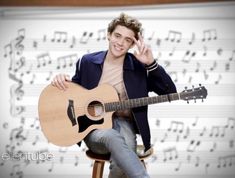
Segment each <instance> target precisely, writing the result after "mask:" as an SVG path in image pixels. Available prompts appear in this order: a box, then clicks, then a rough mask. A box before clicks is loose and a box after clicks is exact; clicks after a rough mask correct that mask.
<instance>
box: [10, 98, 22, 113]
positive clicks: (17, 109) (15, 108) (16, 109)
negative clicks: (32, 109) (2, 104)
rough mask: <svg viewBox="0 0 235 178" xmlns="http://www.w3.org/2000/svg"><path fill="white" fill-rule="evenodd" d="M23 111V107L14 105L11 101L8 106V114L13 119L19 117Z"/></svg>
mask: <svg viewBox="0 0 235 178" xmlns="http://www.w3.org/2000/svg"><path fill="white" fill-rule="evenodd" d="M24 111H25V106H20V105H15V103H14V102H12V101H11V106H10V114H11V116H13V117H16V116H19V115H21V114H22V113H23V112H24Z"/></svg>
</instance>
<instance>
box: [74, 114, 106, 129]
mask: <svg viewBox="0 0 235 178" xmlns="http://www.w3.org/2000/svg"><path fill="white" fill-rule="evenodd" d="M77 121H78V133H79V132H83V131H85V130H86V129H87V128H88V127H90V126H91V125H95V124H96V125H97V124H103V123H104V118H101V119H100V120H96V121H94V120H91V119H89V118H88V117H86V116H85V115H83V116H79V117H78V118H77Z"/></svg>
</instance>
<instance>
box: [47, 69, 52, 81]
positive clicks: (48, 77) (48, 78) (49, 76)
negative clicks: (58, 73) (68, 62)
mask: <svg viewBox="0 0 235 178" xmlns="http://www.w3.org/2000/svg"><path fill="white" fill-rule="evenodd" d="M52 74H53V73H52V71H49V75H48V76H47V77H46V81H49V80H51V77H52Z"/></svg>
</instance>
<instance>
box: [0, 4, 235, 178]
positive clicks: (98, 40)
mask: <svg viewBox="0 0 235 178" xmlns="http://www.w3.org/2000/svg"><path fill="white" fill-rule="evenodd" d="M234 8H235V3H234V2H230V3H208V4H189V5H168V6H166V5H164V6H153V7H151V6H147V7H132V8H124V10H121V9H120V8H110V9H105V8H101V9H96V8H95V9H88V8H81V9H80V8H64V9H59V8H44V9H40V8H39V9H36V8H28V9H26V8H15V9H14V8H13V9H8V10H6V8H5V9H4V8H1V9H0V27H1V28H0V37H1V38H0V39H1V40H0V68H1V70H0V81H1V92H0V95H1V104H0V106H1V107H0V116H1V117H0V131H1V132H0V138H1V144H0V151H1V159H0V175H1V176H0V177H30V178H36V177H44V178H46V177H50V178H51V177H76V178H77V177H82V178H86V177H87V178H88V177H91V171H92V169H91V166H92V162H91V160H90V159H88V158H87V157H86V156H85V153H84V151H85V150H86V147H85V145H84V144H83V145H82V146H81V147H80V148H79V147H78V146H76V145H74V146H71V147H67V148H61V147H57V146H55V145H53V144H51V143H48V142H47V140H46V138H45V137H44V135H43V133H42V132H41V130H40V124H39V120H38V112H37V102H38V98H39V94H40V92H41V91H42V89H43V88H44V87H45V86H46V85H47V84H49V83H50V81H51V79H52V77H53V76H54V75H56V74H57V73H68V74H70V76H72V75H73V72H74V70H75V63H76V61H77V60H78V59H79V58H80V57H81V56H82V55H83V54H85V53H88V52H93V51H98V50H105V49H107V41H106V40H107V39H106V29H107V25H108V23H109V22H110V21H111V19H112V18H113V17H116V16H118V15H119V14H120V13H121V12H125V13H128V14H130V15H133V16H136V17H137V18H139V19H140V20H141V21H142V23H143V27H144V39H145V41H146V43H148V44H149V45H151V47H152V49H153V51H154V57H155V58H156V59H157V60H158V62H159V64H161V65H162V66H164V67H165V69H166V70H167V71H168V72H169V74H170V75H171V77H172V79H173V80H174V82H175V83H176V86H177V89H178V91H179V92H180V91H182V90H183V89H184V87H185V86H187V87H188V88H191V87H192V85H194V87H197V86H198V84H199V83H201V84H202V85H204V86H205V87H206V88H207V89H208V96H207V99H205V100H204V102H201V100H197V102H196V103H194V101H191V102H190V103H189V104H187V103H186V102H184V101H176V102H172V103H161V104H156V105H151V106H149V122H150V126H151V133H152V144H153V146H154V150H155V153H154V154H153V156H152V157H151V158H149V159H148V160H147V169H148V172H149V173H150V175H151V177H153V178H154V177H158V178H161V177H164V178H170V177H172V176H174V177H176V178H177V177H179V178H183V177H226V178H227V177H234V175H235V169H234V168H235V146H234V141H235V137H234V135H235V128H234V127H235V110H234V108H235V107H234V105H235V80H234V77H235V75H234V74H235V33H234V27H235V24H234V22H235V12H234ZM150 95H154V94H152V93H151V94H150ZM52 104H53V103H52ZM55 132H59V131H57V130H55ZM138 142H140V143H141V139H140V138H138ZM123 161H125V160H123ZM104 174H105V176H106V177H107V174H108V164H106V166H105V172H104Z"/></svg>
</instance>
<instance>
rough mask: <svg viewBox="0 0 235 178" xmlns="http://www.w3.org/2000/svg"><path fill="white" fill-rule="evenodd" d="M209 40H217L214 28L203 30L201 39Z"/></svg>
mask: <svg viewBox="0 0 235 178" xmlns="http://www.w3.org/2000/svg"><path fill="white" fill-rule="evenodd" d="M211 40H217V32H216V30H215V29H209V30H204V31H203V38H202V41H203V42H205V41H211Z"/></svg>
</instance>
